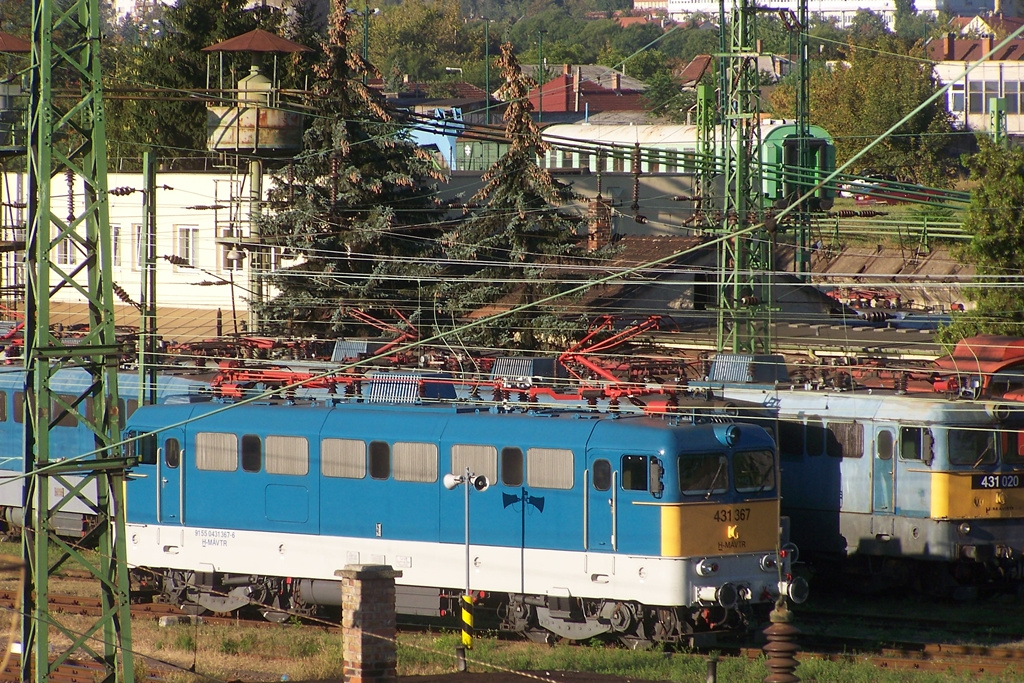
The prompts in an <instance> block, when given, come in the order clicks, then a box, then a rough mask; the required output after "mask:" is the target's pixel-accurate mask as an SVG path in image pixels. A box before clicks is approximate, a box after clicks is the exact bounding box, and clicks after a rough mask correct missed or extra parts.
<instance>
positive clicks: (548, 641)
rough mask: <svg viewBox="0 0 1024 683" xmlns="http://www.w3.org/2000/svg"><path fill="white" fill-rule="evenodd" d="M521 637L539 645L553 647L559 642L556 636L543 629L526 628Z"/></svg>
mask: <svg viewBox="0 0 1024 683" xmlns="http://www.w3.org/2000/svg"><path fill="white" fill-rule="evenodd" d="M523 635H524V636H526V639H527V640H529V641H530V642H532V643H540V644H541V645H554V644H555V643H557V642H558V641H559V640H560V639H559V637H558V636H557V635H555V634H554V633H552V632H551V631H548V630H547V629H543V628H528V629H526V630H525V631H523Z"/></svg>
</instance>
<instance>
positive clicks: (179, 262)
mask: <svg viewBox="0 0 1024 683" xmlns="http://www.w3.org/2000/svg"><path fill="white" fill-rule="evenodd" d="M164 259H165V260H167V261H170V262H171V263H172V264H173V265H176V266H191V265H192V264H191V263H189V262H188V261H186V260H185V259H183V258H182V257H180V256H178V255H177V254H169V255H167V256H164Z"/></svg>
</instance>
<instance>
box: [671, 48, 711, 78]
mask: <svg viewBox="0 0 1024 683" xmlns="http://www.w3.org/2000/svg"><path fill="white" fill-rule="evenodd" d="M709 68H711V55H697V56H696V57H694V58H693V59H692V60H690V63H689V64H687V65H686V66H685V67H683V70H682V71H680V72H679V80H680V84H681V85H696V84H697V83H699V82H700V79H702V78H704V74H706V73H707V72H708V69H709Z"/></svg>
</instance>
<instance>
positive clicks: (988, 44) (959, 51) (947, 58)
mask: <svg viewBox="0 0 1024 683" xmlns="http://www.w3.org/2000/svg"><path fill="white" fill-rule="evenodd" d="M998 43H999V41H998V40H996V39H994V38H960V37H956V36H944V37H942V38H934V39H932V40H931V41H929V42H928V45H927V46H926V48H927V50H928V58H929V59H931V60H933V61H936V62H974V61H978V60H980V59H981V58H982V57H983V56H985V54H986V53H987V52H988V51H989V50H991V49H992V48H993V47H995V46H996V45H997V44H998ZM989 61H993V62H1019V61H1024V39H1018V40H1014V41H1011V42H1010V43H1007V44H1006V45H1005V46H1003V48H1002V49H1000V50H998V51H997V52H995V53H994V54H993V55H992V56H991V57H990V58H989Z"/></svg>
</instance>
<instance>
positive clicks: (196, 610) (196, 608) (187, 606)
mask: <svg viewBox="0 0 1024 683" xmlns="http://www.w3.org/2000/svg"><path fill="white" fill-rule="evenodd" d="M178 609H180V610H181V611H182V612H184V613H185V614H188V615H190V616H193V617H198V616H202V615H203V614H206V613H207V612H208V611H209V610H207V609H206V608H205V607H203V606H202V605H197V604H196V603H194V602H186V603H183V604H181V605H178Z"/></svg>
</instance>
